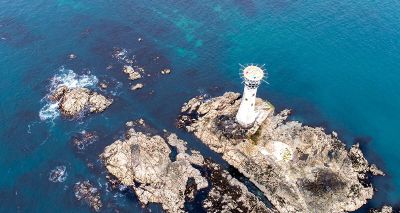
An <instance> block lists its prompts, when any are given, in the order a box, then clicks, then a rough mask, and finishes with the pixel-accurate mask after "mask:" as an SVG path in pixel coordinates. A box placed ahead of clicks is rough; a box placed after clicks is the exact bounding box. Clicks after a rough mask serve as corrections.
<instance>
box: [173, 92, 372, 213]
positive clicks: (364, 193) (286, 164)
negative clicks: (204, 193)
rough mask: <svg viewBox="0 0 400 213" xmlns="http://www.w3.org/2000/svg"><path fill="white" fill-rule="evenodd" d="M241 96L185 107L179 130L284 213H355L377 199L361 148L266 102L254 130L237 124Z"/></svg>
mask: <svg viewBox="0 0 400 213" xmlns="http://www.w3.org/2000/svg"><path fill="white" fill-rule="evenodd" d="M239 104H240V95H239V94H237V93H225V94H224V95H223V96H221V97H217V98H213V99H210V100H204V98H203V97H197V98H194V99H191V100H190V101H189V102H188V103H186V104H185V105H184V106H183V107H182V115H181V116H180V119H179V121H178V126H180V127H184V128H185V129H187V130H188V131H190V132H193V133H194V134H195V135H196V136H197V137H198V138H199V139H200V140H201V141H202V142H203V143H205V144H206V145H208V146H209V147H210V148H211V149H212V150H214V151H216V152H218V153H221V154H222V155H223V159H225V160H226V161H227V162H228V163H229V164H231V165H232V166H234V167H235V168H237V169H238V170H239V171H240V172H241V173H243V174H244V175H245V176H247V177H248V178H249V179H250V180H251V181H252V182H253V183H254V184H255V185H256V186H257V187H258V188H259V189H260V190H261V191H263V192H264V194H265V195H266V197H267V198H268V199H269V200H270V201H271V203H272V204H273V205H274V206H275V207H276V208H277V210H278V211H279V212H316V211H317V212H333V213H334V212H346V211H354V210H356V209H358V208H360V207H361V206H362V205H364V204H365V203H366V202H367V200H368V199H371V198H372V196H373V188H372V186H370V185H367V184H363V183H364V182H365V181H364V179H365V177H366V175H365V173H366V172H369V171H370V169H369V168H370V167H369V165H368V162H367V160H366V159H365V158H364V156H363V155H362V152H361V150H360V149H359V148H358V146H354V147H352V148H351V150H350V151H348V150H346V147H345V145H344V144H343V143H342V142H341V141H340V140H339V139H338V138H337V137H335V136H334V135H331V134H326V133H325V132H324V130H323V129H322V128H318V127H317V128H314V127H308V126H303V125H302V124H301V123H299V122H296V121H288V122H286V121H285V120H286V119H287V117H288V115H289V113H290V111H289V110H284V111H282V112H280V113H279V114H277V115H274V113H273V110H274V108H273V106H272V105H271V104H269V103H268V102H265V101H263V100H261V99H257V100H256V108H257V109H258V110H259V111H260V112H261V111H262V112H263V116H264V117H263V119H260V120H259V121H258V122H256V124H255V125H254V126H253V128H250V129H244V128H241V127H240V126H239V125H237V124H236V123H235V119H234V116H235V114H236V112H237V110H238V108H239Z"/></svg>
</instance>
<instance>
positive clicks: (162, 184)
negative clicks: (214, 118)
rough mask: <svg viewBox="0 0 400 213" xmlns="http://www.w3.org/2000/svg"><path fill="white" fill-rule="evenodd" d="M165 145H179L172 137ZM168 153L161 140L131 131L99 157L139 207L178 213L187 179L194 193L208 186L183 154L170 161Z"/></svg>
mask: <svg viewBox="0 0 400 213" xmlns="http://www.w3.org/2000/svg"><path fill="white" fill-rule="evenodd" d="M168 142H170V143H171V144H178V143H182V142H181V141H180V140H179V139H177V137H176V136H170V137H169V138H168ZM170 153H171V150H170V148H169V146H168V144H167V142H166V141H165V140H164V139H163V138H162V137H160V136H157V135H156V136H149V135H146V134H144V133H142V132H136V131H135V130H134V129H132V128H131V129H129V131H128V133H127V139H126V140H117V141H115V142H114V143H113V144H111V145H110V146H108V147H106V148H105V150H104V153H103V154H102V155H101V157H102V159H103V160H104V164H105V166H106V168H107V170H108V171H109V172H110V173H111V174H112V175H114V176H115V177H117V178H118V179H119V180H120V181H121V182H122V183H123V184H125V185H127V186H130V187H132V188H133V189H134V191H135V193H136V195H137V196H138V198H139V200H140V201H141V202H142V203H143V204H147V203H149V202H156V203H161V204H162V206H163V208H164V209H165V210H166V211H168V212H182V211H183V210H182V209H183V207H184V202H185V194H184V192H185V190H186V185H187V184H186V183H187V182H188V180H189V178H193V179H194V182H195V184H196V190H201V189H203V188H205V187H207V186H208V183H207V180H206V179H205V178H204V177H202V176H201V174H200V171H198V170H197V169H195V168H194V167H192V165H191V163H190V161H189V160H188V159H187V157H188V156H186V154H184V153H180V154H181V155H182V156H179V157H177V158H176V160H175V161H172V160H171V159H170V157H169V155H170ZM135 182H136V183H137V184H136V185H135Z"/></svg>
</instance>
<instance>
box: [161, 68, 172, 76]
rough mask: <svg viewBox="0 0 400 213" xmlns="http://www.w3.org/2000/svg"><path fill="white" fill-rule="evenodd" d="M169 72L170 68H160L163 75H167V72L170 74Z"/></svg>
mask: <svg viewBox="0 0 400 213" xmlns="http://www.w3.org/2000/svg"><path fill="white" fill-rule="evenodd" d="M170 73H171V70H170V69H167V68H166V69H163V70H161V74H163V75H167V74H170Z"/></svg>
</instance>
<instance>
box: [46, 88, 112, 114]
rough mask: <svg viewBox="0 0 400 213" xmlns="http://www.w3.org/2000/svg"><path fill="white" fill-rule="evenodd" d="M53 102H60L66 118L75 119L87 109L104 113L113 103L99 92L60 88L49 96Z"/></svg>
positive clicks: (59, 104) (85, 89)
mask: <svg viewBox="0 0 400 213" xmlns="http://www.w3.org/2000/svg"><path fill="white" fill-rule="evenodd" d="M49 98H50V100H52V101H53V102H58V106H59V108H60V111H61V113H62V114H63V115H64V116H66V117H75V116H77V115H79V114H80V113H82V112H83V111H84V110H85V109H89V111H90V112H92V113H98V112H103V111H104V110H105V109H106V108H107V107H108V106H110V105H111V103H112V102H113V100H112V99H107V98H106V97H104V96H103V95H100V94H98V93H97V92H92V91H91V90H89V89H87V88H82V87H77V88H72V89H70V88H68V87H66V86H60V87H58V88H57V89H55V90H54V92H53V93H52V94H51V95H50V96H49Z"/></svg>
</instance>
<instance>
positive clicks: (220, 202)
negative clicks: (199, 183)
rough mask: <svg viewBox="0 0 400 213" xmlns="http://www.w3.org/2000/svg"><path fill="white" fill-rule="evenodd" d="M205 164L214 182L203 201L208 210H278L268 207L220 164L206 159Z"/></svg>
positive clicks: (257, 212) (261, 212) (267, 212)
mask: <svg viewBox="0 0 400 213" xmlns="http://www.w3.org/2000/svg"><path fill="white" fill-rule="evenodd" d="M204 165H205V167H206V168H207V170H209V172H210V181H211V183H212V188H211V190H210V192H209V193H208V196H207V198H206V199H205V200H204V202H203V207H204V208H205V210H207V212H254V213H275V212H277V211H276V210H275V209H272V208H267V207H266V206H265V204H264V203H263V202H261V201H260V200H259V199H258V198H257V197H256V196H255V195H253V194H252V193H250V192H249V191H248V190H247V188H246V186H245V185H244V184H243V183H241V182H239V181H238V180H237V179H236V178H233V177H232V176H231V175H230V174H229V173H228V172H227V171H225V170H222V168H221V166H219V165H218V164H216V163H213V162H211V161H210V160H206V161H205V164H204Z"/></svg>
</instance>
